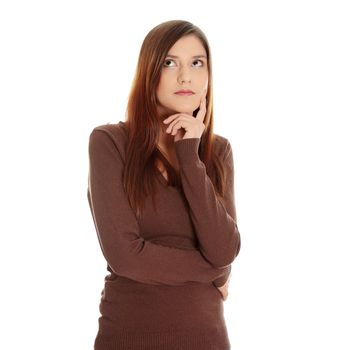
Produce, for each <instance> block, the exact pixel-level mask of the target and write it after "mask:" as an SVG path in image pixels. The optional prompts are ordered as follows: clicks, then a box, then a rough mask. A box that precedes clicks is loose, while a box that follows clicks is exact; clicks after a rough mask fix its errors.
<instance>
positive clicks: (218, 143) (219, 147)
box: [214, 133, 232, 159]
mask: <svg viewBox="0 0 350 350" xmlns="http://www.w3.org/2000/svg"><path fill="white" fill-rule="evenodd" d="M214 149H215V152H216V153H217V154H218V156H219V157H221V158H222V159H226V158H227V156H228V155H230V153H232V148H231V143H230V141H229V139H228V138H226V137H225V136H222V135H219V134H215V133H214Z"/></svg>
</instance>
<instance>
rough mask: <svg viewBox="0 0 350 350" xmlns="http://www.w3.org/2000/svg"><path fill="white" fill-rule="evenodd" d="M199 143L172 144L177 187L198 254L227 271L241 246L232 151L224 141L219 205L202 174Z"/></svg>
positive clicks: (193, 139)
mask: <svg viewBox="0 0 350 350" xmlns="http://www.w3.org/2000/svg"><path fill="white" fill-rule="evenodd" d="M200 140H201V139H200V138H187V139H181V140H178V141H176V142H175V149H176V154H177V156H178V161H179V165H180V176H181V183H182V187H183V190H184V194H185V196H186V199H187V201H188V203H189V207H190V215H191V219H192V221H193V225H194V228H195V231H196V234H197V237H198V241H199V249H200V251H201V252H202V254H203V256H204V257H205V258H206V259H207V260H208V261H209V262H211V264H212V265H213V266H216V267H224V266H226V267H227V266H228V265H230V264H231V263H232V262H233V260H234V259H235V257H236V256H237V255H238V253H239V250H240V246H241V239H240V233H239V231H238V227H237V222H236V210H235V202H234V186H233V176H234V169H233V155H232V148H231V145H230V142H229V141H228V140H226V142H227V144H226V146H225V147H224V155H223V162H224V166H225V167H226V170H227V178H226V179H227V180H226V181H227V186H226V192H225V195H224V201H223V203H222V202H221V201H220V200H219V199H218V198H217V195H216V193H215V190H214V185H213V183H212V182H211V179H210V177H209V176H208V175H207V173H206V167H205V164H204V163H203V162H202V161H201V159H200V158H199V154H198V148H199V143H200ZM226 277H228V274H227V276H226ZM225 281H226V280H224V276H222V278H221V279H219V280H218V281H216V282H215V284H216V285H217V286H220V284H221V283H222V284H224V283H225Z"/></svg>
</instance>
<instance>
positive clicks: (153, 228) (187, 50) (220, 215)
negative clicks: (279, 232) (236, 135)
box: [87, 20, 241, 350]
mask: <svg viewBox="0 0 350 350" xmlns="http://www.w3.org/2000/svg"><path fill="white" fill-rule="evenodd" d="M126 114H127V118H126V121H119V122H118V123H117V124H104V125H99V126H96V127H95V128H94V129H93V130H92V132H91V134H90V138H89V161H90V168H89V177H88V178H89V186H88V193H87V194H88V201H89V205H90V209H91V213H92V217H93V220H94V224H95V228H96V232H97V235H98V238H99V243H100V246H101V250H102V252H103V255H104V257H105V259H106V262H107V270H108V271H109V274H108V275H107V276H106V277H105V281H104V288H103V290H102V293H101V302H100V307H99V310H100V313H101V317H99V320H98V321H99V322H98V323H99V329H98V333H97V336H96V339H95V343H94V349H95V350H107V349H108V350H112V349H113V350H124V349H132V350H137V349H140V350H141V349H142V350H148V349H152V350H165V349H166V350H180V349H181V350H185V349H186V350H187V349H188V350H195V349H198V350H214V349H217V350H228V349H230V341H229V337H228V334H227V328H226V324H225V319H224V313H223V301H224V300H225V299H226V298H227V294H228V292H227V289H228V281H229V277H230V272H231V263H232V262H233V260H234V259H235V258H236V256H237V255H238V253H239V251H240V246H241V240H240V233H239V231H238V227H237V218H236V209H235V201H234V180H233V179H234V167H233V154H232V148H231V145H230V142H229V141H228V139H226V138H225V137H223V136H220V135H217V134H214V133H213V103H212V74H211V56H210V49H209V44H208V41H207V39H206V37H205V35H204V33H203V32H202V31H201V30H200V29H199V28H198V27H197V26H195V25H193V24H192V23H190V22H187V21H182V20H173V21H167V22H164V23H161V24H159V25H158V26H156V27H155V28H153V29H152V30H151V31H150V32H149V33H148V35H147V36H146V38H145V39H144V41H143V44H142V47H141V51H140V55H139V61H138V64H137V69H136V74H135V77H134V81H133V84H132V88H131V92H130V95H129V101H128V105H127V113H126Z"/></svg>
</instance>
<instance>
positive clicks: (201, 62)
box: [194, 60, 204, 67]
mask: <svg viewBox="0 0 350 350" xmlns="http://www.w3.org/2000/svg"><path fill="white" fill-rule="evenodd" d="M194 62H201V63H202V66H203V65H204V62H203V61H202V60H195V61H194ZM200 67H201V66H200Z"/></svg>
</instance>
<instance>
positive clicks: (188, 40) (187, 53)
mask: <svg viewBox="0 0 350 350" xmlns="http://www.w3.org/2000/svg"><path fill="white" fill-rule="evenodd" d="M167 55H168V56H172V57H174V58H179V57H185V58H193V57H195V58H199V56H200V57H201V58H206V57H207V54H206V51H205V48H204V46H203V44H202V42H201V41H200V39H198V38H197V37H196V36H195V35H186V36H184V37H182V38H180V39H179V40H178V41H177V42H176V43H175V44H174V45H173V46H172V47H171V48H170V49H169V51H168V52H167Z"/></svg>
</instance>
